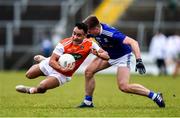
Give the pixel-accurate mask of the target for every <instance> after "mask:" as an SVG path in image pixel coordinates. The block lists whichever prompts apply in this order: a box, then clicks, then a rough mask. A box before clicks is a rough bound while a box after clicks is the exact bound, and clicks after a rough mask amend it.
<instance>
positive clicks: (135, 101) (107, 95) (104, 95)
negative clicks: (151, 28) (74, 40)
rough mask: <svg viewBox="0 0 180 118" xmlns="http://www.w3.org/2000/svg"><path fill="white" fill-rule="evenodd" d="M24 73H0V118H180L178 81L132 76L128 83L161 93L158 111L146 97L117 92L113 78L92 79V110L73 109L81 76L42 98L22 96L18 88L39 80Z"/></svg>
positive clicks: (80, 95) (81, 91) (80, 94)
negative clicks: (176, 117)
mask: <svg viewBox="0 0 180 118" xmlns="http://www.w3.org/2000/svg"><path fill="white" fill-rule="evenodd" d="M24 73H25V72H19V71H18V72H0V117H4V116H5V117H13V116H16V117H27V116H29V117H33V116H34V117H39V116H42V117H45V116H51V117H57V116H59V117H71V116H72V117H85V116H86V117H119V116H129V117H132V116H133V117H139V116H143V117H146V116H150V117H151V116H156V117H161V116H164V117H173V116H180V77H179V78H177V79H173V78H172V77H171V76H167V77H165V76H162V77H155V76H150V75H146V76H141V75H133V76H132V79H131V82H133V83H141V84H143V85H144V86H146V87H148V88H150V89H151V90H154V91H161V92H163V95H164V98H165V102H166V108H159V107H158V106H157V105H156V104H155V103H154V102H152V101H151V100H150V99H148V98H146V97H140V96H137V95H132V94H125V93H122V92H121V91H119V90H118V87H117V84H116V75H103V74H102V75H100V74H99V75H96V89H95V93H94V98H93V99H94V105H95V108H90V109H88V108H86V109H79V108H76V106H77V105H79V104H80V103H81V102H82V100H83V97H84V78H83V75H78V74H76V75H75V76H74V77H73V80H72V81H71V82H69V83H67V84H65V85H63V86H61V87H59V88H56V89H53V90H49V91H48V92H47V93H45V94H36V95H29V94H22V93H18V92H16V91H15V86H16V85H18V84H24V85H29V86H31V85H37V84H38V83H39V81H41V80H42V79H43V77H41V78H38V79H36V80H28V79H26V78H25V77H24Z"/></svg>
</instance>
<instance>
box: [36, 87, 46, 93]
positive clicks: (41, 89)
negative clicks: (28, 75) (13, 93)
mask: <svg viewBox="0 0 180 118" xmlns="http://www.w3.org/2000/svg"><path fill="white" fill-rule="evenodd" d="M46 90H47V89H46V88H45V87H43V86H39V87H37V92H38V93H45V92H46Z"/></svg>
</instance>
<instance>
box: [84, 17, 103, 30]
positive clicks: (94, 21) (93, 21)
mask: <svg viewBox="0 0 180 118" xmlns="http://www.w3.org/2000/svg"><path fill="white" fill-rule="evenodd" d="M83 23H85V24H86V25H87V26H88V29H91V28H94V27H96V26H98V25H99V23H100V22H99V20H98V18H97V17H96V16H94V15H90V16H88V17H87V18H86V19H85V20H83Z"/></svg>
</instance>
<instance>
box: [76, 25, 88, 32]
mask: <svg viewBox="0 0 180 118" xmlns="http://www.w3.org/2000/svg"><path fill="white" fill-rule="evenodd" d="M75 26H76V27H78V29H82V30H83V31H84V33H85V34H87V31H88V26H87V25H86V24H85V23H76V25H75Z"/></svg>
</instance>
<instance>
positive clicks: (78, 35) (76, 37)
mask: <svg viewBox="0 0 180 118" xmlns="http://www.w3.org/2000/svg"><path fill="white" fill-rule="evenodd" d="M85 36H86V34H85V33H84V31H83V30H82V29H78V27H75V28H74V30H73V33H72V39H73V41H75V42H77V43H81V42H82V41H83V39H84V38H85Z"/></svg>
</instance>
